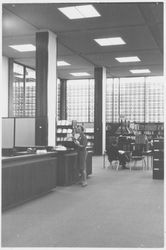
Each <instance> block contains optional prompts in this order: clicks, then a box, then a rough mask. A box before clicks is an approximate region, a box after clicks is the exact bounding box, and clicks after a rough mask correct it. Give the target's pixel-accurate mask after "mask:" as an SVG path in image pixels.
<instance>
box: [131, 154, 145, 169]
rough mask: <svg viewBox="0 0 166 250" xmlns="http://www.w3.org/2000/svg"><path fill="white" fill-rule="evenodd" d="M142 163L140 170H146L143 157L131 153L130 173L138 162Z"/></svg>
mask: <svg viewBox="0 0 166 250" xmlns="http://www.w3.org/2000/svg"><path fill="white" fill-rule="evenodd" d="M140 161H141V162H142V169H143V170H145V169H146V161H145V156H144V155H143V154H142V153H140V152H139V151H133V152H132V155H131V161H130V171H131V168H132V167H136V165H137V163H138V162H140ZM132 162H134V165H132Z"/></svg>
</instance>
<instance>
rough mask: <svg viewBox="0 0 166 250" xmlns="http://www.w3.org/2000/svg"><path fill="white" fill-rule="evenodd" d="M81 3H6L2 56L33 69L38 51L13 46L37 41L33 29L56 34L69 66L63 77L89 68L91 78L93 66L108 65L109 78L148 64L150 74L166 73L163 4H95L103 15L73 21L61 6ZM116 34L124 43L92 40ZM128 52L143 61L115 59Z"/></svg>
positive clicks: (60, 71) (61, 73)
mask: <svg viewBox="0 0 166 250" xmlns="http://www.w3.org/2000/svg"><path fill="white" fill-rule="evenodd" d="M79 4H80V3H77V4H71V3H63V4H62V3H36V4H35V3H31V4H30V3H25V4H13V3H12V4H3V5H2V54H3V55H4V56H7V57H12V58H14V60H15V61H17V62H19V63H22V64H25V65H27V66H30V67H33V68H35V52H22V53H20V52H17V51H16V50H14V49H12V48H10V47H9V45H12V44H25V43H32V44H33V45H35V33H36V32H37V31H40V30H50V31H52V32H54V33H56V34H57V37H58V60H64V61H67V62H68V63H70V64H71V65H70V66H66V67H58V77H59V78H63V79H76V78H79V77H73V76H71V75H70V73H72V72H87V73H89V74H90V76H89V77H90V78H93V75H94V67H102V66H104V67H106V69H107V77H127V76H129V77H130V76H142V74H141V75H140V74H137V75H133V74H132V73H131V72H130V71H129V70H131V69H144V68H148V69H149V70H150V71H151V73H150V74H145V75H146V76H147V75H148V76H156V75H157V76H161V75H163V3H162V2H159V3H157V2H152V3H140V2H139V3H137V2H133V3H132V2H130V3H128V2H126V3H125V2H123V3H111V2H107V3H96V2H93V6H94V7H95V8H96V10H97V11H98V12H99V13H100V15H101V16H100V17H95V18H87V19H74V20H70V19H68V18H67V17H66V16H65V15H63V14H62V13H61V12H60V11H59V10H58V8H59V7H64V6H71V5H79ZM86 4H88V3H87V2H86ZM91 4H92V3H91ZM81 5H83V3H82V4H81ZM117 36H120V37H122V38H123V39H124V41H125V42H126V44H125V45H119V46H99V45H98V44H97V43H96V42H95V41H94V39H95V38H105V37H117ZM124 56H138V57H139V58H140V59H141V62H135V63H133V62H132V63H131V62H130V63H119V62H118V61H116V60H115V57H124ZM145 75H143V76H145ZM81 78H82V77H81ZM84 78H86V77H84Z"/></svg>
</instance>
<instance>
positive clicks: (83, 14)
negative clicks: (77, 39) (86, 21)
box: [58, 4, 100, 19]
mask: <svg viewBox="0 0 166 250" xmlns="http://www.w3.org/2000/svg"><path fill="white" fill-rule="evenodd" d="M58 9H59V10H60V11H61V12H62V13H63V14H64V15H65V16H67V17H68V18H69V19H81V18H90V17H98V16H100V14H99V13H98V12H97V10H96V9H95V8H94V7H93V5H91V4H90V5H78V6H72V7H64V8H58Z"/></svg>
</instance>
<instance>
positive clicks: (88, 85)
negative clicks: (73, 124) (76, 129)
mask: <svg viewBox="0 0 166 250" xmlns="http://www.w3.org/2000/svg"><path fill="white" fill-rule="evenodd" d="M67 119H68V120H77V121H78V122H93V121H94V80H92V79H84V80H68V81H67Z"/></svg>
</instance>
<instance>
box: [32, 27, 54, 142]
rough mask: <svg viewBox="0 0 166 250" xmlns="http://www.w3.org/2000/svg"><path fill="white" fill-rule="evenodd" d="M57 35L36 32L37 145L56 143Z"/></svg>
mask: <svg viewBox="0 0 166 250" xmlns="http://www.w3.org/2000/svg"><path fill="white" fill-rule="evenodd" d="M56 90H57V37H56V35H55V34H54V33H52V32H50V31H42V32H37V33H36V145H48V146H54V145H55V144H56V105H57V104H56V103H57V102H56V98H57V93H56V92H57V91H56Z"/></svg>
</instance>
